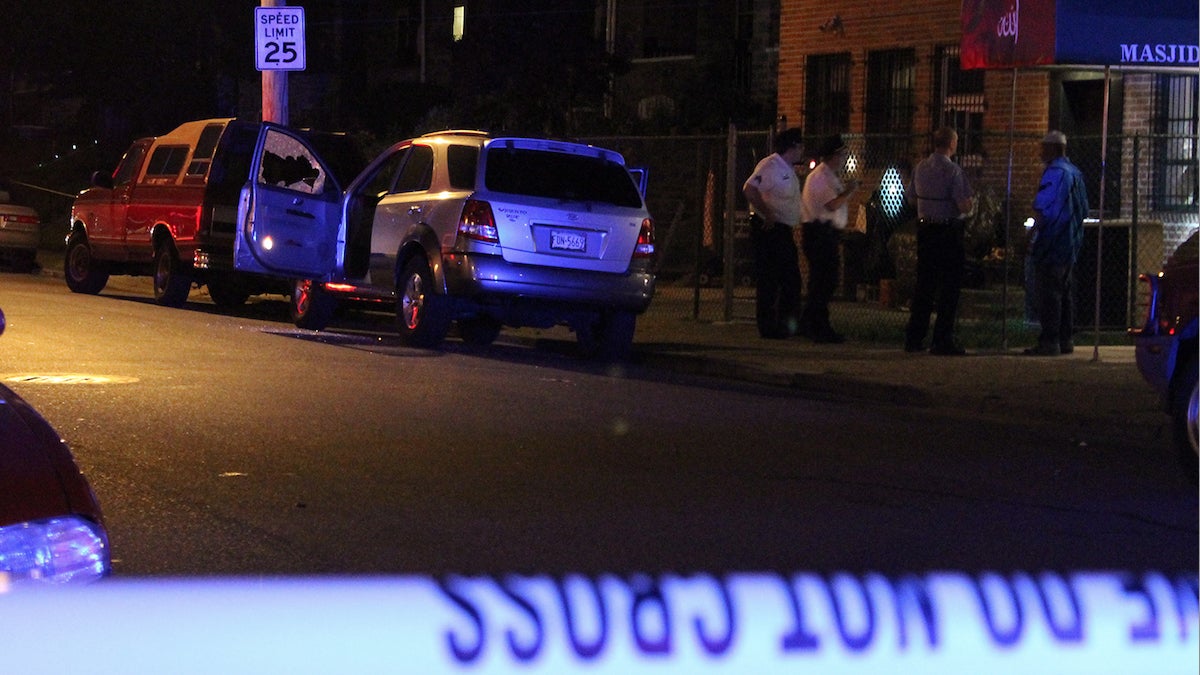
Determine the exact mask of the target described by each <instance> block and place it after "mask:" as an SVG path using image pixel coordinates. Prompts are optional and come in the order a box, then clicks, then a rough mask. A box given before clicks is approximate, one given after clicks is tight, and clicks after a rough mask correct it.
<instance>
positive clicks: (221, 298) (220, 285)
mask: <svg viewBox="0 0 1200 675" xmlns="http://www.w3.org/2000/svg"><path fill="white" fill-rule="evenodd" d="M208 297H210V298H212V301H213V304H214V305H216V306H217V307H226V308H228V307H240V306H242V305H244V304H246V299H247V298H249V297H250V293H249V292H248V291H246V289H244V288H242V286H241V285H240V284H239V283H238V282H236V281H233V280H230V279H227V278H225V277H213V278H211V279H209V280H208Z"/></svg>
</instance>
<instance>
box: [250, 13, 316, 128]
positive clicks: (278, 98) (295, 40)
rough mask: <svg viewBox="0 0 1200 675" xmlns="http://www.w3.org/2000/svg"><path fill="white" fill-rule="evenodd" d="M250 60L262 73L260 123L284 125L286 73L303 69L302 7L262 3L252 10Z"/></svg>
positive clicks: (304, 58)
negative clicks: (252, 27) (252, 60)
mask: <svg viewBox="0 0 1200 675" xmlns="http://www.w3.org/2000/svg"><path fill="white" fill-rule="evenodd" d="M254 57H255V67H256V68H258V70H259V71H261V72H262V96H263V105H262V118H263V121H264V122H276V123H278V124H287V123H288V112H287V108H288V106H287V99H288V90H287V71H289V70H304V68H305V66H306V50H305V45H304V8H303V7H288V6H287V4H286V2H284V0H262V6H261V7H255V8H254Z"/></svg>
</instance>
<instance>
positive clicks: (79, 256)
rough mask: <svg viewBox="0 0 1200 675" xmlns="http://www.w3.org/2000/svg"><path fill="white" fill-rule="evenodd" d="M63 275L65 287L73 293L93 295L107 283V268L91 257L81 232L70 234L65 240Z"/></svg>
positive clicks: (89, 248)
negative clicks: (65, 251)
mask: <svg viewBox="0 0 1200 675" xmlns="http://www.w3.org/2000/svg"><path fill="white" fill-rule="evenodd" d="M63 277H64V278H65V279H66V280H67V288H69V289H71V291H72V292H75V293H86V294H88V295H95V294H97V293H99V292H100V291H102V290H104V287H105V285H107V284H108V270H107V269H106V268H105V267H104V264H103V263H101V262H100V261H98V260H96V259H95V258H94V257H92V248H91V246H89V245H88V241H87V237H85V236H84V235H82V234H79V233H76V234H72V235H71V238H70V239H68V240H67V253H66V255H65V256H64V258H63Z"/></svg>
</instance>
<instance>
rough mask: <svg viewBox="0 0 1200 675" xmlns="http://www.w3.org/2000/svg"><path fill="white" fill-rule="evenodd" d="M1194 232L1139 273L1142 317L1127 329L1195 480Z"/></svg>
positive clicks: (1199, 399)
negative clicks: (1157, 267) (1153, 268)
mask: <svg viewBox="0 0 1200 675" xmlns="http://www.w3.org/2000/svg"><path fill="white" fill-rule="evenodd" d="M1197 234H1198V233H1193V234H1192V236H1191V237H1190V238H1189V239H1188V240H1187V241H1185V242H1184V243H1183V244H1182V245H1180V246H1179V248H1178V249H1177V250H1176V251H1175V253H1174V254H1173V255H1172V256H1171V257H1170V258H1169V259H1168V260H1167V263H1166V265H1164V266H1163V270H1162V272H1160V273H1159V274H1156V275H1151V274H1143V275H1141V280H1142V282H1143V283H1145V284H1146V286H1147V288H1148V290H1149V299H1148V301H1147V311H1146V322H1145V323H1144V324H1143V325H1142V326H1141V327H1140V328H1135V329H1132V330H1131V331H1130V334H1131V335H1132V336H1133V340H1134V345H1135V350H1136V354H1137V364H1138V369H1139V370H1140V371H1141V373H1142V376H1143V377H1144V378H1146V381H1147V382H1149V383H1150V386H1152V387H1154V390H1155V391H1157V392H1158V393H1159V395H1160V396H1161V397H1162V401H1163V405H1164V407H1165V408H1166V410H1167V412H1168V413H1169V414H1170V415H1171V435H1172V441H1173V442H1174V444H1175V447H1176V449H1177V450H1178V452H1179V457H1180V460H1181V461H1182V462H1183V464H1184V467H1185V468H1186V469H1187V470H1188V471H1189V472H1190V474H1191V475H1192V479H1193V480H1196V478H1197V476H1196V471H1197V457H1198V454H1197V453H1198V452H1200V450H1198V448H1200V438H1198V431H1197V429H1198V427H1197V421H1196V418H1197V409H1198V407H1200V390H1198V389H1197V385H1196V382H1197V364H1198V363H1200V354H1198V350H1200V348H1198V347H1197V339H1196V336H1197V332H1198V331H1197V318H1196V317H1197V301H1198V298H1200V281H1198V279H1200V276H1198V275H1200V268H1198V267H1197V261H1198V259H1200V242H1198V240H1197Z"/></svg>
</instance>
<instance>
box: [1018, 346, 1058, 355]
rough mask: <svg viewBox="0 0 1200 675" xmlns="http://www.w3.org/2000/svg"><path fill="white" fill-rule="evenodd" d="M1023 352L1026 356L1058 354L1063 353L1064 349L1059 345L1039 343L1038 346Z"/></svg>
mask: <svg viewBox="0 0 1200 675" xmlns="http://www.w3.org/2000/svg"><path fill="white" fill-rule="evenodd" d="M1022 353H1023V354H1025V356H1058V355H1059V354H1062V350H1061V349H1059V347H1058V345H1038V346H1036V347H1029V348H1028V349H1026V350H1025V351H1024V352H1022Z"/></svg>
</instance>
